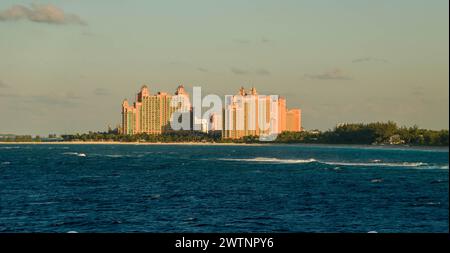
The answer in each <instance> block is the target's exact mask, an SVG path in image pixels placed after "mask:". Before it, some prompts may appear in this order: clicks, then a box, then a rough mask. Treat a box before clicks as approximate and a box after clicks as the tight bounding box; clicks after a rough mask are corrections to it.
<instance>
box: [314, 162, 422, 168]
mask: <svg viewBox="0 0 450 253" xmlns="http://www.w3.org/2000/svg"><path fill="white" fill-rule="evenodd" d="M320 163H323V164H328V165H340V166H369V167H372V166H378V167H420V166H426V165H428V163H422V162H398V163H380V162H367V163H365V162H326V161H321V162H320Z"/></svg>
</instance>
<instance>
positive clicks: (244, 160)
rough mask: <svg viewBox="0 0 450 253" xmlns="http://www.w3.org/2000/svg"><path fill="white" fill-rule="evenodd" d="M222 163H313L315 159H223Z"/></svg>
mask: <svg viewBox="0 0 450 253" xmlns="http://www.w3.org/2000/svg"><path fill="white" fill-rule="evenodd" d="M219 160H222V161H240V162H260V163H312V162H316V160H315V159H313V158H310V159H278V158H271V157H256V158H221V159H219Z"/></svg>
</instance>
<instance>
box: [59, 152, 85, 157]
mask: <svg viewBox="0 0 450 253" xmlns="http://www.w3.org/2000/svg"><path fill="white" fill-rule="evenodd" d="M63 155H74V156H79V157H86V154H85V153H77V152H65V153H63Z"/></svg>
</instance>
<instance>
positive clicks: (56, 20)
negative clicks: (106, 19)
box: [0, 4, 87, 25]
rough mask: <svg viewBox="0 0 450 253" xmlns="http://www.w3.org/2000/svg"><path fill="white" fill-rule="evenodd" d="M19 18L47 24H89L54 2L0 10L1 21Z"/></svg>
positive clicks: (18, 5)
mask: <svg viewBox="0 0 450 253" xmlns="http://www.w3.org/2000/svg"><path fill="white" fill-rule="evenodd" d="M18 20H28V21H31V22H37V23H47V24H77V25H86V24H87V23H86V22H85V21H83V20H82V19H81V18H80V17H79V16H77V15H75V14H71V13H66V12H64V11H63V10H62V9H60V8H58V7H56V6H55V5H52V4H45V5H39V4H31V5H30V7H27V6H24V5H20V4H17V5H13V6H12V7H10V8H9V9H6V10H4V11H0V21H18Z"/></svg>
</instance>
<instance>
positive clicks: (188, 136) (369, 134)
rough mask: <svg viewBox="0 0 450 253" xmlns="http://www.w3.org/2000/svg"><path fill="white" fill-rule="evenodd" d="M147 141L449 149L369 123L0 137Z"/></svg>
mask: <svg viewBox="0 0 450 253" xmlns="http://www.w3.org/2000/svg"><path fill="white" fill-rule="evenodd" d="M96 141H98V142H148V143H178V142H198V143H261V144H263V143H266V144H267V143H305V144H350V145H407V146H448V145H449V131H448V130H428V129H421V128H419V127H417V126H413V127H398V126H397V124H396V123H394V122H391V121H389V122H387V123H383V122H376V123H369V124H363V123H358V124H341V125H338V126H336V127H335V128H334V129H330V130H328V131H319V130H312V131H302V132H283V133H281V134H279V135H278V137H277V139H276V140H275V141H274V142H263V141H260V140H259V138H258V137H257V136H246V137H243V138H241V139H222V135H221V132H220V131H215V132H210V133H203V132H198V131H172V132H165V133H163V134H158V135H156V134H136V135H123V134H119V133H118V131H117V129H116V130H109V131H107V132H89V133H83V134H78V133H77V134H66V135H61V136H60V137H57V136H56V135H49V136H48V137H45V138H43V137H40V136H35V137H32V136H31V135H1V134H0V142H96Z"/></svg>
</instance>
